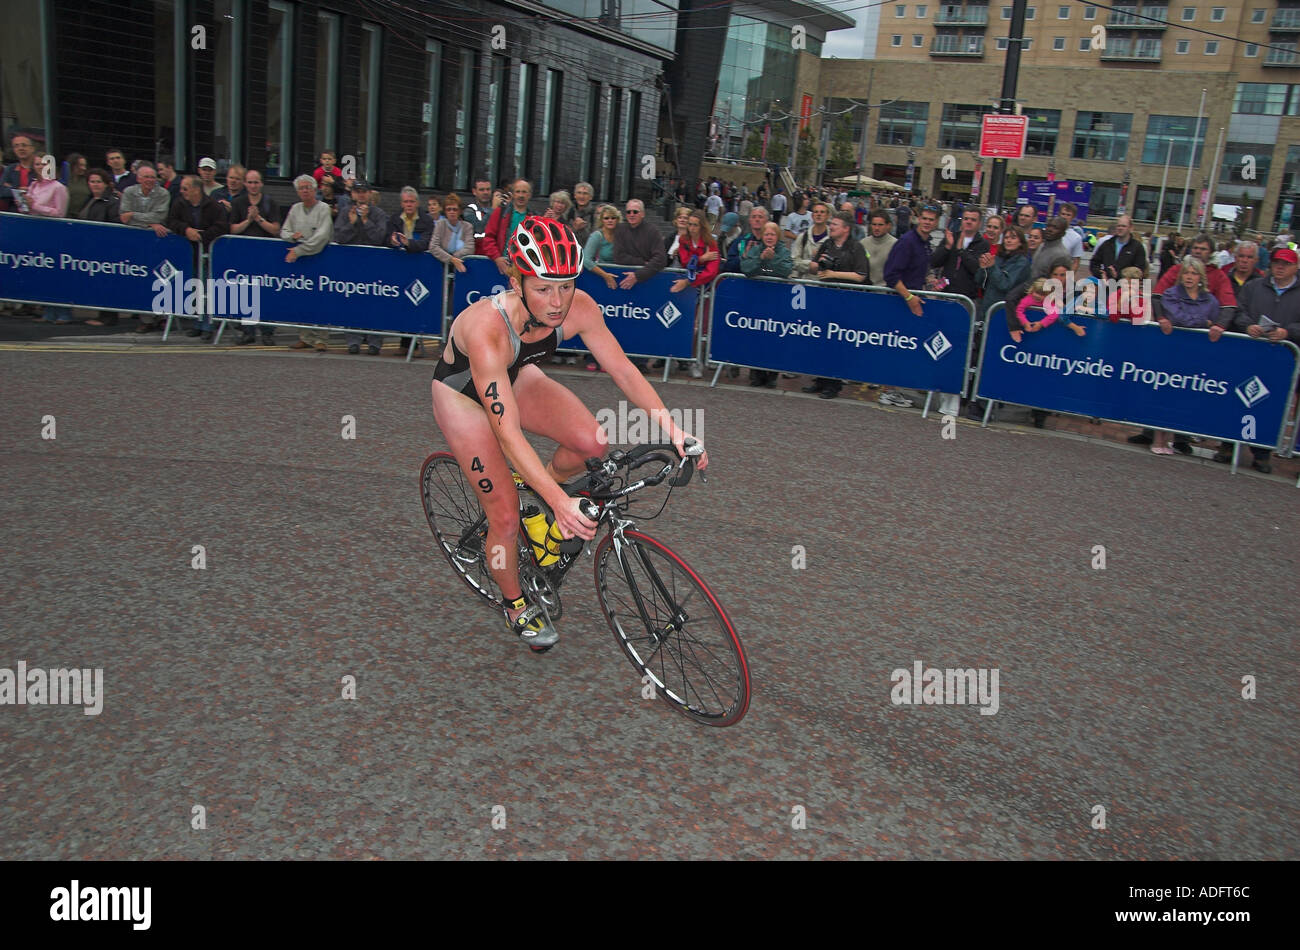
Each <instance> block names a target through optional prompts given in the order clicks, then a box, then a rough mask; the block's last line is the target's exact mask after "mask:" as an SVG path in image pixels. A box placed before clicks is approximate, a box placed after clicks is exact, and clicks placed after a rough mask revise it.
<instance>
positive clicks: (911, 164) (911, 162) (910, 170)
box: [903, 148, 916, 191]
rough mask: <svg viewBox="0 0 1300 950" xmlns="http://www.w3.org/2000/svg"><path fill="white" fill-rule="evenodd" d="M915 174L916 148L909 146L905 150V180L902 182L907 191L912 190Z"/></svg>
mask: <svg viewBox="0 0 1300 950" xmlns="http://www.w3.org/2000/svg"><path fill="white" fill-rule="evenodd" d="M915 176H916V149H914V148H909V149H908V150H907V180H906V181H905V182H904V183H903V187H904V188H906V189H907V190H908V191H911V190H912V184H913V181H914V179H915Z"/></svg>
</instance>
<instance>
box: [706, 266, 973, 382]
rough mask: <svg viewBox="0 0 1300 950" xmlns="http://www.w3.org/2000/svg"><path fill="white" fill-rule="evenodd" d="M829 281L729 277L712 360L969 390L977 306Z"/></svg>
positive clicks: (717, 308) (717, 295) (716, 303)
mask: <svg viewBox="0 0 1300 950" xmlns="http://www.w3.org/2000/svg"><path fill="white" fill-rule="evenodd" d="M918 296H924V297H925V298H926V300H925V304H924V315H923V316H920V317H918V316H916V315H915V314H913V313H912V311H911V310H910V309H908V306H907V304H905V303H904V302H903V300H902V298H900V297H899V296H898V295H897V294H895V293H893V292H892V291H886V290H884V289H882V288H875V289H866V288H859V287H853V286H846V285H843V284H835V285H827V284H824V283H822V282H820V281H802V280H782V279H778V278H767V277H758V278H755V277H745V276H743V275H740V274H722V275H721V276H719V277H718V278H717V279H716V281H715V282H714V287H713V290H712V292H711V295H710V318H709V346H708V356H709V359H710V360H712V361H714V362H718V363H734V364H736V365H739V366H749V367H753V368H754V369H764V370H776V371H779V372H785V373H801V374H805V375H809V376H825V377H829V378H832V379H853V380H869V381H871V382H874V383H882V384H885V385H889V386H901V387H905V388H908V389H919V390H927V391H935V392H946V393H964V392H965V390H966V382H967V380H966V368H967V366H968V365H969V358H970V349H971V343H972V334H973V333H974V309H975V308H974V304H972V303H971V301H970V300H968V299H967V298H965V297H958V296H955V295H952V294H925V295H918Z"/></svg>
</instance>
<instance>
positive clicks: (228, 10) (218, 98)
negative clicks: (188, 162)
mask: <svg viewBox="0 0 1300 950" xmlns="http://www.w3.org/2000/svg"><path fill="white" fill-rule="evenodd" d="M212 9H213V14H214V17H213V19H214V23H215V26H214V27H213V29H212V31H211V32H212V34H215V35H209V38H208V42H209V43H211V44H212V47H213V49H214V50H215V53H216V65H215V67H214V68H213V70H212V95H213V99H214V100H215V101H214V102H213V110H212V112H213V117H212V118H213V121H212V149H213V151H214V152H215V153H216V154H215V155H214V156H213V157H214V158H216V159H217V164H218V166H219V168H221V169H225V168H226V166H227V165H230V164H232V163H234V162H242V161H243V158H244V134H243V132H244V129H243V111H244V110H243V108H242V105H243V93H244V88H243V87H244V83H243V79H244V22H245V18H244V0H217V2H216V3H215V4H214V5H213V8H212Z"/></svg>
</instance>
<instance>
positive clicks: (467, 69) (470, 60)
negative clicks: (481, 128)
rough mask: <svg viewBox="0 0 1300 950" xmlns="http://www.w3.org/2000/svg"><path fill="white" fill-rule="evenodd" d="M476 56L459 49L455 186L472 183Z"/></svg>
mask: <svg viewBox="0 0 1300 950" xmlns="http://www.w3.org/2000/svg"><path fill="white" fill-rule="evenodd" d="M476 59H477V56H476V55H475V53H474V51H473V50H468V49H462V50H460V75H459V76H458V77H457V81H456V138H455V150H456V178H455V181H454V182H453V183H452V186H453V187H455V188H469V187H470V186H471V185H473V184H474V183H473V182H472V181H470V174H471V172H470V168H469V158H470V154H471V152H470V148H471V145H472V143H471V142H470V137H469V132H470V129H472V128H474V127H475V125H474V123H475V120H476V119H477V118H478V117H477V116H476V115H474V92H475V90H476V88H477V86H476V82H477V79H478V64H477V63H476V62H475V60H476ZM488 181H490V182H492V184H493V185H495V184H496V180H495V179H493V178H488Z"/></svg>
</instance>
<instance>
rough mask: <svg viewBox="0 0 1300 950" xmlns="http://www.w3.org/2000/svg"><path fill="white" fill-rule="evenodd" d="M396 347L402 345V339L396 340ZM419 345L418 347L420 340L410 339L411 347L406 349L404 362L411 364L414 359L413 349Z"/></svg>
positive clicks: (417, 338)
mask: <svg viewBox="0 0 1300 950" xmlns="http://www.w3.org/2000/svg"><path fill="white" fill-rule="evenodd" d="M397 345H398V346H401V345H402V338H401V337H400V336H399V337H398V338H397ZM419 345H420V338H419V337H414V336H413V337H411V345H410V346H408V347H407V348H406V362H408V363H409V362H411V360H412V359H414V358H415V348H416V347H417V346H419Z"/></svg>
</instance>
